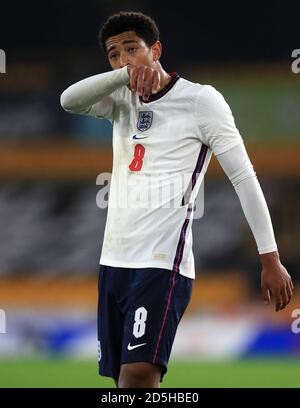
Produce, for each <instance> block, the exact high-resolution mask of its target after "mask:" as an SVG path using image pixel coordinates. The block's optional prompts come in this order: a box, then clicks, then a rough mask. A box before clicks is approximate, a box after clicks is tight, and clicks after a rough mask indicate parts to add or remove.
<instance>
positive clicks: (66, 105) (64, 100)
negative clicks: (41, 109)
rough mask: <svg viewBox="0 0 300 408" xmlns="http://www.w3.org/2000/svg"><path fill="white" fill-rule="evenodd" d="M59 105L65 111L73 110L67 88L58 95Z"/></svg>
mask: <svg viewBox="0 0 300 408" xmlns="http://www.w3.org/2000/svg"><path fill="white" fill-rule="evenodd" d="M60 105H61V107H62V108H63V109H64V110H65V111H67V112H74V106H73V104H72V100H71V98H70V96H69V95H68V89H66V90H65V91H64V92H63V93H62V94H61V96H60Z"/></svg>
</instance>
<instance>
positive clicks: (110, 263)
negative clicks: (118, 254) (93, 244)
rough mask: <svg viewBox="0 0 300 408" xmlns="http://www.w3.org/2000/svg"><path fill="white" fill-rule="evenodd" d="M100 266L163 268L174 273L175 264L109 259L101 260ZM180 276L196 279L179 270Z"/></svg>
mask: <svg viewBox="0 0 300 408" xmlns="http://www.w3.org/2000/svg"><path fill="white" fill-rule="evenodd" d="M99 264H100V265H105V266H112V267H114V268H136V269H138V268H161V269H167V270H169V271H173V264H172V266H170V264H168V263H164V262H128V261H116V260H111V259H107V258H100V261H99ZM179 274H180V275H182V276H185V277H186V278H190V279H195V276H194V274H193V275H192V276H191V275H190V274H187V273H185V272H184V271H183V272H182V271H181V269H179Z"/></svg>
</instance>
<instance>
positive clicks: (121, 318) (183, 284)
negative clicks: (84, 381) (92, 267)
mask: <svg viewBox="0 0 300 408" xmlns="http://www.w3.org/2000/svg"><path fill="white" fill-rule="evenodd" d="M192 284H193V279H190V278H187V277H185V276H182V275H180V274H179V273H178V272H173V271H170V270H167V269H159V268H141V269H129V268H114V267H110V266H104V265H100V271H99V285H98V288H99V303H98V350H99V358H98V360H99V374H100V375H103V376H107V377H112V378H114V379H115V380H117V379H118V378H119V374H120V368H121V365H122V364H124V363H134V362H149V363H153V364H158V365H159V366H160V367H161V381H162V378H163V376H164V374H165V373H166V372H167V365H168V361H169V357H170V353H171V349H172V345H173V342H174V338H175V334H176V330H177V326H178V324H179V321H180V319H181V317H182V315H183V313H184V311H185V309H186V308H187V306H188V303H189V301H190V298H191V293H192Z"/></svg>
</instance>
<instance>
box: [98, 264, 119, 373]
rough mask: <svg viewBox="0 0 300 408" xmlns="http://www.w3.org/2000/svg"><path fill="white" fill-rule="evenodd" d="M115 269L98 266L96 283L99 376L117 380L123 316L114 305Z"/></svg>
mask: <svg viewBox="0 0 300 408" xmlns="http://www.w3.org/2000/svg"><path fill="white" fill-rule="evenodd" d="M116 269H117V268H112V267H109V266H103V265H101V266H100V270H99V283H98V362H99V374H100V375H104V376H108V377H112V378H115V379H117V378H118V377H119V372H120V362H121V350H122V337H123V325H124V319H123V315H122V313H121V311H120V309H119V307H118V305H117V303H116V300H115V297H114V292H113V286H114V279H115V275H116V274H117V273H118V271H117V270H116Z"/></svg>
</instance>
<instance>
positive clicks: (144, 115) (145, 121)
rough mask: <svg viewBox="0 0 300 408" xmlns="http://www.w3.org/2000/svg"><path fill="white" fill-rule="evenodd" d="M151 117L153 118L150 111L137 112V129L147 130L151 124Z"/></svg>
mask: <svg viewBox="0 0 300 408" xmlns="http://www.w3.org/2000/svg"><path fill="white" fill-rule="evenodd" d="M152 119H153V112H151V111H142V112H139V117H138V122H137V128H138V130H140V131H141V132H144V131H145V130H148V129H149V128H150V127H151V125H152Z"/></svg>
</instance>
